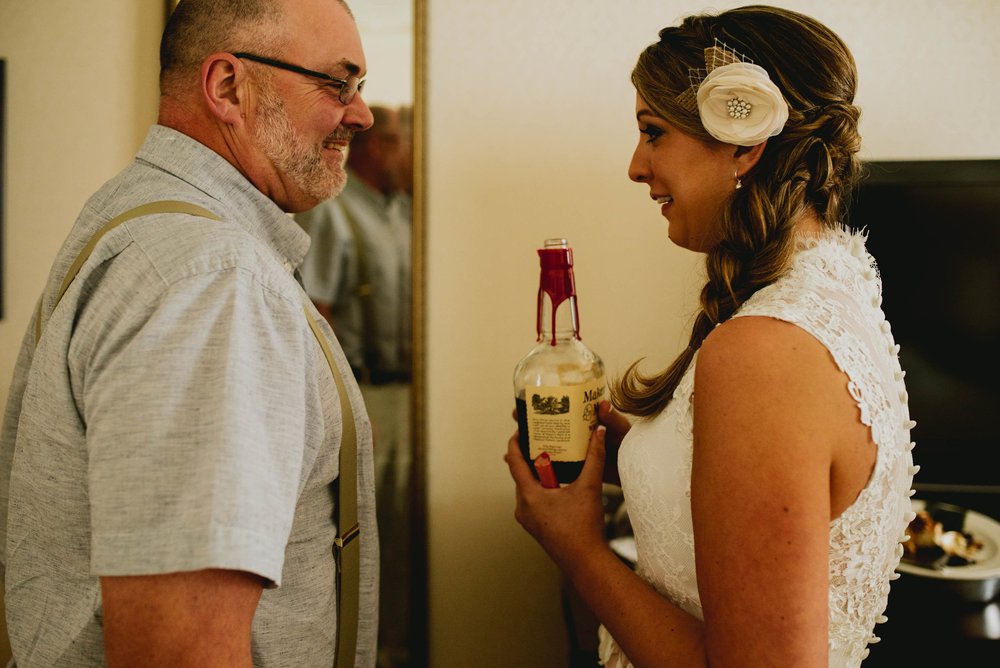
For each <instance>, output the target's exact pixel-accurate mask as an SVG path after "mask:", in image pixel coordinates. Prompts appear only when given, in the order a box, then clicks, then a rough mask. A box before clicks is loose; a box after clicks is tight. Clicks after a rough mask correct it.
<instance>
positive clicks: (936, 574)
mask: <svg viewBox="0 0 1000 668" xmlns="http://www.w3.org/2000/svg"><path fill="white" fill-rule="evenodd" d="M912 504H913V510H914V511H917V510H922V509H923V507H924V502H923V501H920V500H917V499H913V500H912ZM964 531H965V533H969V534H972V536H973V537H974V538H976V539H978V540H981V541H982V542H983V548H982V550H980V552H979V555H978V557H977V559H976V561H975V563H971V564H966V565H964V566H945V567H944V568H941V569H935V568H927V567H925V566H919V565H917V564H913V563H910V562H906V561H900V562H899V566H897V567H896V570H898V571H899V572H900V573H909V574H911V575H919V576H921V577H925V578H935V579H938V580H989V579H992V578H996V577H1000V523H998V522H997V521H996V520H994V519H993V518H991V517H987V516H986V515H983V514H981V513H977V512H976V511H974V510H967V511H966V513H965V529H964Z"/></svg>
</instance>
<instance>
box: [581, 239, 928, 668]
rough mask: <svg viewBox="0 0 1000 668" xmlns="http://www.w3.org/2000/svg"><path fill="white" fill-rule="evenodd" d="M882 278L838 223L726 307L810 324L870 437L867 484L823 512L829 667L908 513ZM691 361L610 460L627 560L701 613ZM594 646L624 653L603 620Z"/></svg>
mask: <svg viewBox="0 0 1000 668" xmlns="http://www.w3.org/2000/svg"><path fill="white" fill-rule="evenodd" d="M881 287H882V286H881V280H880V278H879V276H878V274H877V272H876V269H875V264H874V261H873V260H872V258H871V256H870V255H868V253H867V252H866V250H865V247H864V236H863V235H861V234H860V233H851V232H848V231H846V230H842V229H837V230H831V231H827V232H824V233H823V234H822V236H820V237H818V238H810V239H808V240H800V241H799V242H798V246H797V249H796V252H795V255H794V259H793V261H792V265H791V269H790V271H789V272H788V273H787V274H786V275H785V276H783V277H782V278H781V279H779V280H778V281H777V282H775V283H774V284H772V285H769V286H767V287H766V288H763V289H761V290H759V291H758V292H757V293H756V294H754V295H753V296H752V297H751V298H750V299H749V300H747V301H746V302H745V303H744V304H743V305H742V306H741V308H740V309H739V311H738V312H737V313H736V314H735V316H734V317H737V316H748V315H756V316H770V317H773V318H778V319H780V320H784V321H788V322H791V323H794V324H796V325H798V326H799V327H801V328H802V329H804V330H806V331H807V332H809V333H810V334H812V335H813V336H815V337H816V338H817V339H818V340H819V341H820V342H821V343H822V344H823V345H824V346H826V348H827V349H828V350H829V351H830V353H831V354H832V356H833V358H834V360H835V361H836V363H837V365H838V366H839V367H840V369H841V370H842V371H844V373H845V374H846V375H847V377H848V380H849V383H848V388H849V390H850V392H851V395H852V396H853V397H854V399H855V400H856V401H857V404H858V407H859V409H860V411H861V420H862V422H864V423H865V424H866V425H868V426H869V427H870V428H871V433H872V437H873V440H874V441H875V444H876V445H877V448H878V454H877V457H876V463H875V467H874V471H873V472H872V475H871V479H870V480H869V482H868V484H867V486H866V487H865V488H864V490H863V491H862V492H861V494H860V495H859V496H858V498H857V499H856V500H855V502H854V503H853V505H851V506H850V507H849V508H848V509H847V510H846V511H844V513H843V514H842V515H841V516H840V517H838V518H837V519H836V520H834V521H833V522H831V523H830V567H829V575H830V597H829V610H830V637H829V657H830V666H831V668H848V667H851V668H853V667H856V666H859V665H860V664H861V661H862V660H863V659H864V658H865V657H866V656H867V655H868V648H867V645H868V643H870V642H876V641H877V638H876V637H875V636H873V635H872V632H873V629H874V627H875V624H876V623H877V622H884V621H885V617H884V616H883V615H882V613H883V612H884V611H885V607H886V602H887V597H888V594H889V581H890V580H893V579H895V578H896V577H898V576H896V575H894V570H895V568H896V566H897V564H898V563H899V558H900V556H901V554H902V551H903V550H902V545H901V544H900V542H901V540H905V537H904V536H903V532H904V530H905V529H906V526H907V524H908V523H909V521H910V520H911V519H912V518H913V513H912V511H911V508H910V502H909V497H910V496H911V495H912V492H910V485H911V483H912V480H913V474H914V473H916V470H917V468H918V467H914V466H913V459H912V457H911V454H910V451H911V450H912V449H913V444H912V443H911V442H910V440H909V432H910V429H911V428H912V427H913V425H914V424H915V423H913V422H911V421H910V418H909V411H908V409H907V397H906V390H905V388H904V386H903V373H902V371H901V370H900V367H899V360H898V357H897V353H898V351H899V346H897V345H896V344H895V343H894V342H893V339H892V334H891V332H890V328H889V323H888V322H886V319H885V316H884V314H883V313H882V309H881V302H882V298H881ZM696 362H697V357H696V358H695V362H694V363H692V364H691V366H690V367H689V368H688V370H687V372H686V373H685V375H684V377H683V379H682V380H681V382H680V384H679V385H678V387H677V390H676V392H675V393H674V399H673V401H672V402H671V403H670V405H669V406H668V407H667V408H666V410H664V411H663V412H662V413H660V414H659V415H658V416H656V417H654V418H652V419H650V420H647V421H640V422H638V423H637V424H635V426H633V427H632V429H631V431H630V432H629V434H628V436H627V437H626V440H625V442H624V443H623V445H622V449H621V453H620V455H619V464H618V467H619V472H620V474H621V480H622V488H623V490H624V492H625V499H626V503H627V504H628V511H629V517H630V519H631V522H632V527H633V529H634V532H635V540H636V547H637V550H638V562H637V564H636V572H637V573H638V574H639V575H640V576H641V577H642V578H643V579H645V580H647V581H648V582H649V583H651V584H652V585H653V586H654V587H655V588H656V589H657V590H658V591H659V592H660V593H661V594H663V595H664V596H665V597H667V598H668V599H670V600H671V601H673V602H674V603H675V604H676V605H678V606H680V607H681V608H683V609H684V610H686V611H687V612H688V613H690V614H692V615H694V616H695V617H697V618H699V619H701V618H702V611H701V602H700V600H699V597H698V583H697V578H696V574H695V560H694V535H693V531H692V528H691V503H690V497H691V453H692V438H691V429H692V421H693V416H692V412H693V411H692V391H693V389H694V388H693V386H694V368H695V363H696ZM600 636H601V645H600V655H601V659H602V663H603V664H604V665H605V666H607V667H608V668H630V667H631V665H632V664H631V663H630V662H629V661H628V658H627V657H626V656H625V654H624V653H623V652H622V650H621V649H620V648H619V647H618V645H617V644H616V643H615V641H614V639H613V638H612V637H611V636H610V634H609V633H608V632H607V630H606V629H604V628H603V627H602V628H601V629H600Z"/></svg>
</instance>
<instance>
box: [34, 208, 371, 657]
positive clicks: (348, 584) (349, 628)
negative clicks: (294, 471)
mask: <svg viewBox="0 0 1000 668" xmlns="http://www.w3.org/2000/svg"><path fill="white" fill-rule="evenodd" d="M158 213H186V214H188V215H191V216H199V217H201V218H209V219H211V220H215V221H218V222H222V219H221V218H219V217H218V216H217V215H215V214H214V213H212V212H211V211H209V210H208V209H203V208H202V207H200V206H197V205H194V204H190V203H188V202H177V201H163V202H151V203H149V204H144V205H142V206H138V207H136V208H134V209H130V210H128V211H126V212H125V213H122V214H119V215H118V216H115V217H114V218H112V219H111V220H110V221H109V222H108V223H107V224H106V225H105V226H104V227H102V228H101V229H100V230H98V231H97V233H96V234H94V236H93V237H91V239H90V241H89V242H88V243H87V245H86V246H84V248H83V250H82V251H81V252H80V255H79V256H78V257H77V258H76V260H74V262H73V264H72V265H70V268H69V271H67V272H66V277H65V278H64V279H63V282H62V285H61V286H60V287H59V292H58V293H57V295H56V299H55V302H54V303H53V304H52V311H54V310H55V308H56V306H57V305H58V304H59V301H60V300H61V299H62V297H63V295H64V294H66V290H67V289H68V288H69V286H70V284H71V283H72V282H73V279H74V278H76V275H77V274H78V273H79V272H80V268H81V267H82V266H83V263H84V262H86V261H87V258H89V257H90V254H91V253H92V252H93V251H94V248H95V247H96V246H97V242H98V241H100V240H101V237H103V236H104V235H105V234H107V233H108V232H110V231H111V230H113V229H114V228H116V227H118V226H119V225H121V224H122V223H124V222H126V221H129V220H132V219H133V218H139V217H141V216H149V215H152V214H158ZM303 312H304V313H305V316H306V320H307V321H308V322H309V328H310V329H311V330H312V332H313V334H314V335H315V336H316V340H317V341H318V342H319V345H320V348H322V350H323V356H324V357H326V362H327V364H328V365H329V366H330V372H331V373H332V374H333V379H334V381H335V382H336V384H337V395H338V396H339V397H340V415H341V420H342V422H343V427H342V429H343V432H342V434H341V439H340V478H339V483H338V485H337V529H338V536H337V537H336V538H335V539H334V550H333V556H334V559H335V560H336V561H337V579H338V582H337V661H336V664H335V665H336V666H339V667H342V668H347V666H353V665H354V656H355V649H356V648H357V641H358V608H359V605H360V602H359V580H360V572H361V551H360V545H359V543H360V541H357V540H354V539H355V538H357V537H358V535H359V534H360V529H359V528H358V494H357V491H358V457H357V448H358V444H357V434H356V433H355V431H354V413H353V411H352V409H351V402H350V401H349V400H348V399H347V390H346V389H345V387H344V380H343V378H341V375H340V373H339V372H338V371H337V364H336V362H334V359H333V351H331V350H330V345H329V344H328V343H327V341H326V337H324V336H323V332H322V330H320V328H319V325H318V324H317V322H316V319H315V318H313V316H312V313H310V311H309V306H308V304H303ZM50 313H51V311H50ZM41 337H42V303H41V300H39V303H38V312H37V313H36V314H35V345H36V346H37V345H38V341H39V340H40V339H41ZM344 527H347V529H346V531H345V530H344ZM344 620H348V621H349V623H346V624H345V623H344Z"/></svg>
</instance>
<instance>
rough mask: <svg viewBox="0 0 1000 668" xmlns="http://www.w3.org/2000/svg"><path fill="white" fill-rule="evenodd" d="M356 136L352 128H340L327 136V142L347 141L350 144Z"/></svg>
mask: <svg viewBox="0 0 1000 668" xmlns="http://www.w3.org/2000/svg"><path fill="white" fill-rule="evenodd" d="M354 134H355V133H354V130H351V129H350V128H345V127H339V128H337V129H336V130H334V131H333V132H331V133H330V134H329V135H327V137H326V141H328V142H331V141H346V142H348V143H350V141H351V140H352V139H354Z"/></svg>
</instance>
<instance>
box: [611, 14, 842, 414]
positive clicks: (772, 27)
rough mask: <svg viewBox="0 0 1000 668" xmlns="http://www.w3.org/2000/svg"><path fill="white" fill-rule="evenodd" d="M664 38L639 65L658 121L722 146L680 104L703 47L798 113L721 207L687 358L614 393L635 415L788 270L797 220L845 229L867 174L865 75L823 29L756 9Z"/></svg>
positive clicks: (636, 73)
mask: <svg viewBox="0 0 1000 668" xmlns="http://www.w3.org/2000/svg"><path fill="white" fill-rule="evenodd" d="M659 37H660V39H659V41H658V42H657V43H655V44H652V45H650V46H649V47H647V48H646V49H645V50H644V51H643V52H642V54H641V55H640V56H639V60H638V63H637V64H636V66H635V69H634V70H633V72H632V83H633V84H634V85H635V87H636V90H637V91H638V93H639V95H640V96H641V97H642V98H643V100H644V101H645V102H646V103H647V104H648V105H649V106H650V108H651V109H652V110H653V111H654V112H655V113H656V114H657V115H659V116H660V117H662V118H663V119H664V120H666V121H667V122H669V123H670V124H672V125H673V126H675V127H677V128H678V129H679V130H681V131H682V132H685V133H687V134H689V135H691V136H693V137H695V138H697V139H700V140H702V141H705V142H708V143H717V140H716V139H714V138H712V137H711V135H709V134H708V132H707V130H706V129H705V127H704V126H703V125H702V123H701V120H700V118H699V117H698V114H697V111H694V112H692V111H691V110H690V109H689V108H688V107H686V106H685V105H684V104H682V103H681V102H679V101H678V96H679V95H680V94H681V93H683V92H684V91H685V90H686V89H687V88H688V86H689V85H690V83H689V79H688V74H689V70H691V69H698V68H704V67H705V62H704V55H703V54H704V49H705V48H706V47H710V46H712V45H713V44H714V43H715V40H719V41H721V42H724V43H725V44H726V46H728V47H731V48H733V49H735V50H736V51H738V52H740V53H742V54H744V55H746V56H747V57H748V58H749V59H751V60H752V61H753V62H754V63H755V64H756V65H759V66H761V67H763V68H764V69H765V70H766V71H767V72H768V74H769V76H770V78H771V80H772V81H773V82H774V83H775V85H777V86H778V89H779V90H780V91H781V93H782V95H783V96H784V98H785V100H786V101H787V102H788V106H789V110H788V121H787V122H786V124H785V126H784V129H783V130H782V132H781V133H780V134H778V135H777V136H774V137H771V138H770V139H769V140H768V141H767V145H766V147H765V148H764V151H763V153H762V155H761V157H760V159H759V161H758V162H757V164H756V165H755V166H754V167H753V169H751V170H750V171H749V172H748V173H747V175H746V176H745V177H743V178H744V186H743V187H742V188H740V189H739V190H735V191H734V192H733V195H732V199H731V200H730V202H729V204H728V206H725V207H723V209H722V214H721V218H720V220H719V221H718V225H719V227H720V230H721V239H722V240H721V242H720V243H718V244H717V245H716V246H715V247H713V248H712V249H711V250H710V251H709V252H708V254H707V257H706V270H707V275H708V280H707V282H706V283H705V286H704V287H703V288H702V291H701V298H700V304H701V309H700V311H699V312H698V314H697V316H696V317H695V321H694V324H693V326H692V328H691V335H690V338H689V341H688V346H687V348H685V349H684V351H682V352H681V353H680V355H678V357H677V358H676V359H675V360H674V361H673V363H672V364H671V365H670V366H669V367H667V368H666V369H665V370H663V371H662V372H660V373H656V374H653V375H650V376H647V375H644V374H642V373H641V372H640V371H639V369H638V365H639V362H638V361H637V362H635V363H633V364H632V365H631V366H630V367H629V369H628V370H627V371H626V372H625V374H624V376H623V377H622V378H621V379H620V380H619V381H618V382H617V383H616V384H615V386H614V387H612V400H613V401H614V403H615V405H616V406H617V407H618V408H619V409H620V410H622V411H624V412H626V413H630V414H632V415H638V416H652V415H656V414H658V413H659V412H660V411H662V410H663V409H664V408H665V407H666V406H667V404H669V403H670V400H671V399H672V398H673V393H674V390H675V388H676V387H677V384H678V383H679V382H680V380H681V377H682V376H683V375H684V372H685V371H686V370H687V368H688V367H689V366H690V364H691V361H692V359H693V358H694V354H695V352H696V351H697V350H698V348H699V347H700V346H701V343H702V341H704V339H705V337H706V336H708V334H709V333H710V332H711V331H712V329H713V328H714V327H715V326H716V325H718V324H719V323H722V322H725V321H726V320H728V319H729V318H730V317H731V316H732V315H733V313H735V312H736V310H737V309H738V308H739V307H740V305H741V304H742V303H743V302H745V301H746V300H747V299H748V298H749V297H750V296H751V295H753V294H754V293H755V292H757V291H758V290H760V289H761V288H763V287H765V286H767V285H770V284H771V283H773V282H775V281H776V280H777V279H778V278H780V277H781V276H782V274H784V273H785V271H787V268H788V265H789V261H790V258H791V256H792V253H793V250H794V246H795V234H794V232H795V225H796V222H797V221H798V220H800V219H801V218H802V217H803V216H805V215H815V217H816V218H817V219H818V220H819V221H820V223H821V224H822V225H824V226H828V227H833V226H835V225H837V224H839V222H840V221H841V218H842V217H843V215H844V213H845V212H846V205H847V202H848V200H849V198H850V191H851V188H852V187H853V186H854V184H855V183H856V182H857V180H858V178H859V175H860V171H861V166H860V161H859V160H858V158H857V152H858V150H859V148H860V144H861V137H860V135H859V134H858V119H859V116H860V111H859V109H858V108H857V107H855V106H854V104H853V102H854V94H855V90H856V88H857V68H856V66H855V63H854V58H853V57H852V56H851V53H850V51H849V50H848V49H847V46H846V45H845V44H844V42H843V41H842V40H841V39H840V38H839V37H838V36H837V35H836V34H834V33H833V32H832V31H831V30H830V29H829V28H827V27H826V26H824V25H823V24H821V23H820V22H818V21H816V20H815V19H812V18H810V17H808V16H804V15H802V14H799V13H796V12H792V11H789V10H785V9H779V8H775V7H767V6H750V7H742V8H739V9H734V10H731V11H727V12H723V13H721V14H718V15H709V14H706V15H697V16H691V17H688V18H687V19H685V20H684V21H683V22H682V23H681V25H680V26H677V27H669V28H665V29H663V30H662V31H660V33H659Z"/></svg>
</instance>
